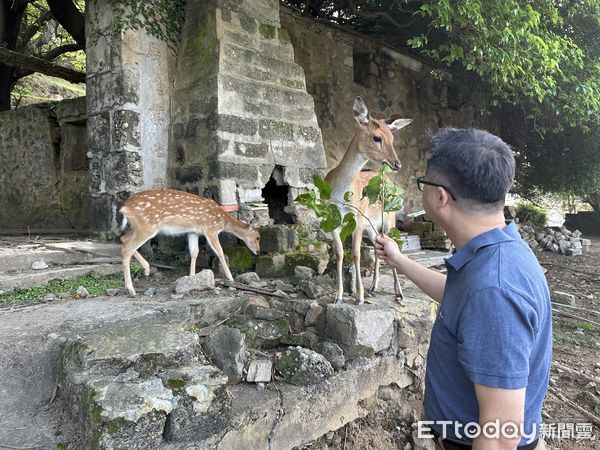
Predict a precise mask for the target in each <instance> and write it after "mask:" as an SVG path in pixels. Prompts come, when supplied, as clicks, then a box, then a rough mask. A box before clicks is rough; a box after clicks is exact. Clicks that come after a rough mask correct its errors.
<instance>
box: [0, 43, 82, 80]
mask: <svg viewBox="0 0 600 450" xmlns="http://www.w3.org/2000/svg"><path fill="white" fill-rule="evenodd" d="M0 60H2V63H3V64H6V65H7V66H13V67H22V68H24V69H27V70H31V71H33V72H39V73H43V74H45V75H50V76H53V77H58V78H62V79H63V80H67V81H70V82H71V83H85V73H83V72H79V71H77V70H73V69H69V68H67V67H62V66H57V65H56V64H52V63H50V62H48V61H45V60H43V59H41V58H36V57H35V56H28V55H23V54H21V53H17V52H13V51H12V50H8V49H7V48H4V47H0Z"/></svg>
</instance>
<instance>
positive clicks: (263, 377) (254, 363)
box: [246, 359, 273, 383]
mask: <svg viewBox="0 0 600 450" xmlns="http://www.w3.org/2000/svg"><path fill="white" fill-rule="evenodd" d="M272 371H273V363H272V361H271V360H270V359H253V360H251V361H250V363H249V364H248V370H247V375H246V381H248V382H250V383H269V382H270V381H271V373H272Z"/></svg>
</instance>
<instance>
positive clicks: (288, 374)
mask: <svg viewBox="0 0 600 450" xmlns="http://www.w3.org/2000/svg"><path fill="white" fill-rule="evenodd" d="M275 369H277V371H278V372H279V373H280V374H281V375H282V376H283V378H284V379H285V380H286V381H287V382H288V383H291V384H295V385H299V386H307V385H311V384H317V383H321V382H322V381H323V380H325V379H326V378H328V377H330V376H331V375H332V374H333V367H332V366H331V363H330V362H329V361H327V359H325V357H324V356H323V355H321V354H319V353H317V352H314V351H312V350H308V349H306V348H303V347H289V348H288V349H287V350H286V351H285V352H282V353H280V354H278V355H277V356H276V357H275Z"/></svg>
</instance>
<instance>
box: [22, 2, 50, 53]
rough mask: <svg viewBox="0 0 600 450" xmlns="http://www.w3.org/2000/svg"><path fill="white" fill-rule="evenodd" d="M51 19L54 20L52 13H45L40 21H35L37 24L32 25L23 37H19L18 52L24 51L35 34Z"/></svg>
mask: <svg viewBox="0 0 600 450" xmlns="http://www.w3.org/2000/svg"><path fill="white" fill-rule="evenodd" d="M50 19H52V13H51V12H50V11H44V12H43V13H42V14H41V15H40V16H39V17H38V19H37V20H36V21H35V23H33V24H31V25H30V26H29V27H28V28H27V29H26V30H25V31H24V32H23V35H22V36H20V37H19V41H20V44H19V45H17V49H18V50H21V49H24V48H25V46H26V45H27V43H28V42H29V40H30V39H31V38H32V37H33V36H34V35H35V33H37V32H38V30H39V29H40V28H41V27H42V25H44V24H45V23H46V22H48V21H49V20H50Z"/></svg>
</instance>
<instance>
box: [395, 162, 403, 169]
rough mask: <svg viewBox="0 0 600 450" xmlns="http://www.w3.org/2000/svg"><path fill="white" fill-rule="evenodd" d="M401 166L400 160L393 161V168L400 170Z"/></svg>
mask: <svg viewBox="0 0 600 450" xmlns="http://www.w3.org/2000/svg"><path fill="white" fill-rule="evenodd" d="M401 167H402V164H400V161H396V162H395V163H394V170H400V168H401Z"/></svg>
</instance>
